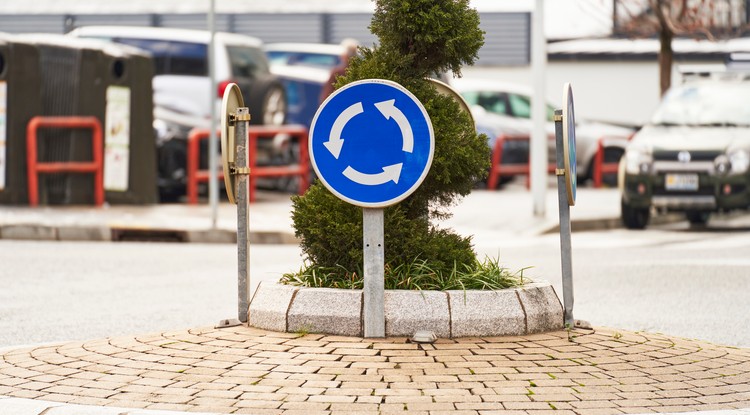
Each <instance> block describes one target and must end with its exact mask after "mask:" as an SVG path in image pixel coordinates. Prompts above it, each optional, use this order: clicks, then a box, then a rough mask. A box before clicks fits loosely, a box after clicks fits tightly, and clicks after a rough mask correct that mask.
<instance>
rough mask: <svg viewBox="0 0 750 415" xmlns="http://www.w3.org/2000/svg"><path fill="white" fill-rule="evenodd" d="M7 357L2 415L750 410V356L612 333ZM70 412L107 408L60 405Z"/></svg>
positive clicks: (157, 337)
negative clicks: (175, 411) (185, 412)
mask: <svg viewBox="0 0 750 415" xmlns="http://www.w3.org/2000/svg"><path fill="white" fill-rule="evenodd" d="M0 355H1V356H2V359H1V360H0V395H4V396H6V397H9V398H5V399H0V413H2V414H19V415H31V414H34V415H39V414H42V413H44V415H62V414H92V415H93V414H96V415H111V414H122V413H127V414H131V415H134V414H144V415H145V414H154V415H155V414H156V412H149V411H146V412H143V411H137V410H135V409H113V408H111V407H115V408H144V409H148V410H177V411H190V412H206V413H220V414H229V413H237V414H283V415H292V414H306V415H312V414H333V415H336V414H350V413H358V414H384V413H396V412H397V413H408V414H409V415H417V414H419V415H422V414H430V415H438V414H460V415H470V414H471V415H479V414H482V415H489V414H505V415H543V414H549V415H572V414H579V415H617V414H630V413H650V412H660V413H665V412H688V411H709V410H711V411H716V410H733V409H742V408H750V349H737V348H730V347H723V346H717V345H713V344H709V343H705V342H701V341H694V340H686V339H678V338H673V337H669V336H665V335H659V334H644V333H632V332H626V331H617V330H612V329H606V328H597V329H596V330H595V331H584V330H578V329H576V330H573V331H571V332H570V333H568V332H565V331H559V332H553V333H547V334H538V335H530V336H522V337H500V338H460V339H454V340H438V341H437V342H436V343H434V344H412V343H407V342H406V341H405V339H403V338H389V339H362V338H350V337H332V336H323V335H317V334H307V335H303V334H302V333H299V334H295V333H275V332H267V331H262V330H258V329H254V328H247V327H235V328H230V329H222V330H218V329H211V328H203V329H192V330H181V331H173V332H166V333H158V334H154V335H143V336H129V337H120V338H111V339H105V340H95V341H88V342H82V343H81V342H79V343H67V344H59V345H47V346H39V347H32V348H26V349H19V350H12V351H5V352H4V353H0ZM16 398H23V399H16ZM28 399H34V400H33V401H30V400H28ZM61 404H73V405H95V406H98V407H90V406H87V407H82V406H70V405H64V406H61V407H59V408H53V409H49V408H50V407H53V406H55V405H61ZM45 410H46V412H43V411H45ZM407 411H408V412H407ZM158 413H159V414H162V415H164V414H166V413H165V412H158ZM725 413H726V412H725ZM738 413H743V414H748V413H750V410H744V411H739V412H738Z"/></svg>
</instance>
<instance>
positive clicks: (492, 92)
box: [451, 78, 634, 186]
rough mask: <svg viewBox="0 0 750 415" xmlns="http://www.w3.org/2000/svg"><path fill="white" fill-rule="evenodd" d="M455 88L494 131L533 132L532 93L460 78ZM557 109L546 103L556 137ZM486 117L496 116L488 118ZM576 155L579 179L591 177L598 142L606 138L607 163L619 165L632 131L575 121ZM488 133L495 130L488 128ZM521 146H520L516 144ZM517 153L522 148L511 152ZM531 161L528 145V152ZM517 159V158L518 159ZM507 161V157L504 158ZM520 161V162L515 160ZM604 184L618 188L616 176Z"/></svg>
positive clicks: (514, 86)
mask: <svg viewBox="0 0 750 415" xmlns="http://www.w3.org/2000/svg"><path fill="white" fill-rule="evenodd" d="M451 86H453V87H454V88H455V89H456V90H457V91H458V92H459V93H460V94H461V95H462V96H463V97H464V99H465V100H466V101H467V102H468V104H469V105H470V106H472V112H473V113H474V115H475V118H477V119H481V120H483V122H484V123H485V124H494V125H495V126H496V128H494V131H496V132H499V133H504V134H508V133H511V134H514V135H515V134H520V135H528V134H530V133H531V130H532V123H531V95H532V92H533V91H532V90H531V89H529V88H526V87H524V86H520V85H517V84H511V83H505V82H497V81H491V80H486V79H466V78H459V79H454V80H452V81H451ZM554 113H555V109H554V107H553V106H552V105H550V104H547V120H548V123H547V125H546V129H547V133H548V134H549V135H550V137H554V134H555V125H554V122H553V121H552V118H553V115H554ZM485 114H494V115H496V116H495V117H488V116H485ZM576 121H577V123H576V154H577V155H578V159H577V164H578V165H577V172H578V180H579V181H584V180H587V179H591V178H592V173H593V165H594V158H595V156H596V153H597V150H598V142H599V139H600V138H602V139H603V144H604V162H605V163H617V162H618V161H619V160H620V157H621V156H622V155H623V154H624V152H625V147H626V146H627V143H628V138H629V137H630V136H632V135H633V131H634V130H633V129H630V128H624V127H619V126H615V125H611V124H605V123H600V122H591V121H586V120H581V119H578V120H576ZM485 129H486V130H487V131H480V132H488V131H493V129H490V128H485ZM488 136H489V145H490V148H493V146H494V143H495V140H496V139H497V135H493V136H491V135H489V134H488ZM514 145H515V146H518V144H517V143H514ZM549 145H550V146H549V156H548V157H549V160H550V162H554V159H555V140H550V142H549ZM511 150H512V151H514V152H515V153H518V152H519V151H520V149H518V148H514V149H511ZM525 153H526V155H525V158H526V159H528V145H527V146H526V150H525ZM516 158H517V157H516ZM503 161H505V157H503ZM514 162H518V160H514ZM604 183H605V184H607V185H610V186H615V185H616V183H617V181H616V179H615V178H614V177H608V176H605V177H604Z"/></svg>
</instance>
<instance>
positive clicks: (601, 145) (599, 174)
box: [591, 134, 634, 188]
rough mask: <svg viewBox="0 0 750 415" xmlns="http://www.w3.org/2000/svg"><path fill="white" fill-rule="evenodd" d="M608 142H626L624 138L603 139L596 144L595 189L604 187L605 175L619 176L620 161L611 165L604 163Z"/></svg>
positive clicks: (593, 174) (593, 170)
mask: <svg viewBox="0 0 750 415" xmlns="http://www.w3.org/2000/svg"><path fill="white" fill-rule="evenodd" d="M633 135H634V134H631V135H630V136H629V137H628V138H627V140H628V141H630V139H632V138H633ZM607 140H619V141H624V137H601V138H599V140H598V141H597V144H596V154H595V155H594V166H593V168H592V171H591V176H592V179H593V180H594V187H595V188H600V187H602V183H603V177H604V175H605V174H618V170H619V166H620V160H619V159H618V160H617V161H611V162H609V163H607V162H605V161H604V152H605V150H606V141H607Z"/></svg>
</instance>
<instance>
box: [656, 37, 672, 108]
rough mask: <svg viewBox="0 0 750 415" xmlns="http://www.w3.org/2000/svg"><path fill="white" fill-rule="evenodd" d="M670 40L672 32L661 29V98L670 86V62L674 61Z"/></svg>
mask: <svg viewBox="0 0 750 415" xmlns="http://www.w3.org/2000/svg"><path fill="white" fill-rule="evenodd" d="M672 38H674V34H673V33H672V31H670V30H669V28H666V27H662V28H661V30H660V31H659V43H660V47H659V88H660V92H661V95H662V96H663V95H664V93H665V92H667V90H668V89H669V87H670V86H671V85H672V61H674V53H673V51H672Z"/></svg>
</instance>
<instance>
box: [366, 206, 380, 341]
mask: <svg viewBox="0 0 750 415" xmlns="http://www.w3.org/2000/svg"><path fill="white" fill-rule="evenodd" d="M362 221H363V232H362V235H363V242H364V262H365V275H364V290H363V291H364V303H365V304H364V325H365V337H385V306H384V295H385V288H384V287H385V279H384V277H385V269H384V268H385V250H384V247H383V245H384V243H383V240H384V237H383V234H384V224H383V209H370V208H363V209H362Z"/></svg>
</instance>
